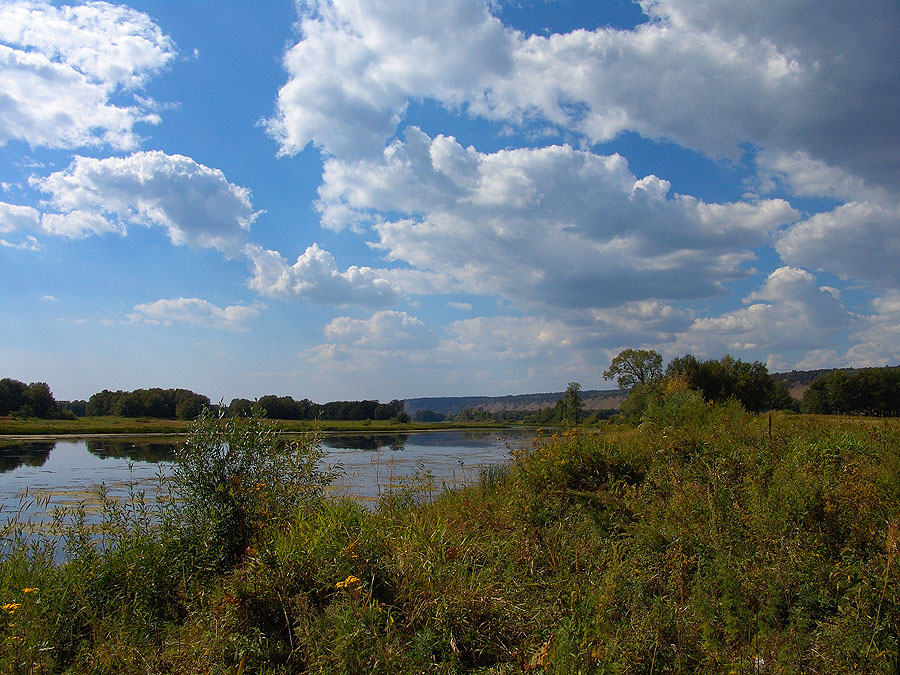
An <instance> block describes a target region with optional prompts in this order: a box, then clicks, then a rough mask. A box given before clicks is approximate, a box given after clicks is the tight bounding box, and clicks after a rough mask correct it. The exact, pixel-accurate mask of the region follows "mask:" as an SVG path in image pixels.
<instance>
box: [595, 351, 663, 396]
mask: <svg viewBox="0 0 900 675" xmlns="http://www.w3.org/2000/svg"><path fill="white" fill-rule="evenodd" d="M660 377H662V355H661V354H660V353H659V352H657V351H654V350H652V349H625V350H623V351H621V352H619V353H618V354H617V355H616V356H615V358H613V360H612V361H611V362H610V364H609V368H608V369H607V370H606V371H605V372H604V373H603V379H604V380H612V379H615V380H616V383H617V384H618V385H619V388H621V389H628V388H629V387H633V386H635V385H636V384H650V383H652V382H655V381H656V380H658V379H659V378H660Z"/></svg>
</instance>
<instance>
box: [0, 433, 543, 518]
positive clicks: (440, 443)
mask: <svg viewBox="0 0 900 675" xmlns="http://www.w3.org/2000/svg"><path fill="white" fill-rule="evenodd" d="M534 435H535V434H534V432H533V431H530V430H523V429H500V430H498V429H493V430H465V431H426V432H415V433H398V434H362V433H354V434H334V435H326V436H324V437H323V438H322V439H321V447H322V450H324V451H325V459H324V461H325V462H326V463H328V464H338V465H340V466H341V467H342V468H343V471H344V474H343V477H342V479H341V480H340V481H339V482H338V483H337V484H335V485H334V486H332V490H333V492H334V493H335V494H337V495H346V496H350V497H353V498H354V499H358V500H361V501H363V502H365V503H368V504H374V503H375V502H376V501H377V499H378V497H379V495H381V494H382V493H383V492H384V491H385V490H387V489H390V488H394V487H397V486H398V485H400V484H402V482H404V480H405V479H408V478H409V477H411V476H413V475H414V474H416V473H417V472H418V473H419V474H420V475H423V474H430V476H432V477H433V479H434V489H435V490H440V489H442V488H443V487H444V486H446V487H459V486H462V485H465V484H468V483H471V482H473V481H476V480H477V479H478V475H479V472H480V470H481V469H482V468H484V467H485V466H487V465H490V464H498V463H503V462H505V461H507V460H508V458H509V451H510V450H511V449H514V448H519V447H523V446H525V445H530V444H531V442H532V440H533V438H534ZM175 448H176V442H174V441H169V440H164V441H161V440H160V439H159V438H130V439H128V440H120V439H108V438H104V439H88V440H54V441H26V442H8V441H4V442H3V443H2V444H0V523H3V522H6V520H7V519H8V518H9V517H10V516H12V515H13V514H15V513H19V514H20V516H25V517H31V518H37V519H38V520H42V521H44V522H46V520H47V519H48V518H49V514H50V513H51V512H52V510H53V509H54V508H55V507H65V506H75V505H78V504H82V505H85V506H86V508H87V510H88V512H90V511H91V510H92V509H93V508H95V507H96V504H97V491H98V489H99V488H100V486H101V485H104V486H105V488H106V490H107V491H108V493H109V494H111V495H113V496H122V495H127V494H128V492H129V489H134V490H145V491H146V492H147V494H148V495H152V494H153V492H154V490H155V489H156V487H157V485H158V484H159V480H160V478H164V477H165V476H166V475H168V473H169V472H170V471H171V468H172V463H173V461H174V452H175Z"/></svg>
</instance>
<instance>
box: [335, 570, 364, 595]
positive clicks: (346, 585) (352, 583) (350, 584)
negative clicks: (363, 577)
mask: <svg viewBox="0 0 900 675" xmlns="http://www.w3.org/2000/svg"><path fill="white" fill-rule="evenodd" d="M359 584H360V581H359V578H358V577H355V576H353V575H352V574H351V575H350V576H349V577H347V578H346V579H344V580H343V581H339V582H337V587H338V588H343V589H346V590H348V591H349V590H351V589H353V588H356V587H357V586H359Z"/></svg>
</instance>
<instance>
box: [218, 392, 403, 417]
mask: <svg viewBox="0 0 900 675" xmlns="http://www.w3.org/2000/svg"><path fill="white" fill-rule="evenodd" d="M255 406H258V407H259V408H260V409H261V410H263V411H264V412H265V414H266V417H268V418H270V419H279V420H310V421H311V420H329V421H340V420H351V421H360V420H375V421H381V420H384V421H387V420H394V421H397V422H401V423H405V422H409V415H407V414H406V412H405V411H404V403H403V401H401V400H399V399H394V400H393V401H391V402H390V403H381V402H380V401H376V400H364V401H331V402H329V403H315V402H313V401H310V400H309V399H308V398H304V399H302V400H300V401H297V400H294V399H293V398H292V397H290V396H273V395H268V396H263V397H262V398H260V399H257V400H256V401H251V400H249V399H246V398H236V399H232V401H231V403H230V404H228V408H227V409H226V412H227V414H228V415H230V416H245V417H246V416H249V415H250V413H251V412H252V410H253V408H254V407H255Z"/></svg>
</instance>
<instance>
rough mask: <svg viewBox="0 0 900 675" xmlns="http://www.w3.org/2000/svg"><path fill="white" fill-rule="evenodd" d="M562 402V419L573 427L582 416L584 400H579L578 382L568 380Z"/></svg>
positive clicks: (579, 389) (579, 387)
mask: <svg viewBox="0 0 900 675" xmlns="http://www.w3.org/2000/svg"><path fill="white" fill-rule="evenodd" d="M562 403H563V409H562V412H563V421H564V422H565V423H566V424H568V425H569V426H573V427H574V426H575V425H577V424H578V423H579V422H581V418H582V417H583V416H584V415H583V410H582V408H583V407H584V402H583V401H582V400H581V384H579V383H578V382H569V386H568V388H567V389H566V393H565V395H564V396H563V399H562Z"/></svg>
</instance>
